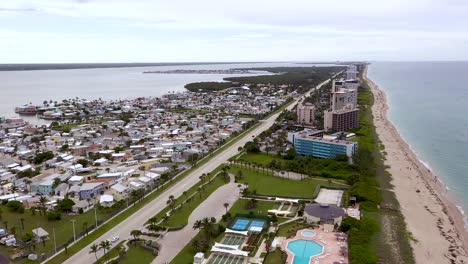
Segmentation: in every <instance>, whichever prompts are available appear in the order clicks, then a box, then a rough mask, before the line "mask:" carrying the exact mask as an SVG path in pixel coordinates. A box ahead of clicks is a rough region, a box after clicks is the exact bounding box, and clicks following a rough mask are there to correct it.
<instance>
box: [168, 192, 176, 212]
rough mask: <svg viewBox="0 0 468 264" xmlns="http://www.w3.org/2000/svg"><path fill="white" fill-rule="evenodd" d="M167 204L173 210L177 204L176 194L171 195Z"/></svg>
mask: <svg viewBox="0 0 468 264" xmlns="http://www.w3.org/2000/svg"><path fill="white" fill-rule="evenodd" d="M166 204H167V205H169V206H170V207H171V210H174V206H175V199H174V195H169V200H167V202H166Z"/></svg>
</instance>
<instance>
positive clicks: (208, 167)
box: [64, 79, 330, 264]
mask: <svg viewBox="0 0 468 264" xmlns="http://www.w3.org/2000/svg"><path fill="white" fill-rule="evenodd" d="M329 81H330V79H328V80H326V81H324V82H322V83H321V84H319V85H318V86H317V87H316V88H315V89H311V90H310V91H309V92H307V93H306V94H305V95H303V96H301V97H299V98H296V99H294V101H293V102H292V103H291V104H290V105H288V106H287V107H286V109H288V110H291V109H292V108H293V107H294V106H295V105H296V104H297V103H298V101H299V100H300V99H301V98H304V97H305V96H308V95H310V93H311V92H313V91H315V90H317V89H320V88H321V87H322V86H323V85H325V84H326V83H328V82H329ZM278 115H279V113H276V114H273V115H271V116H270V117H268V118H267V119H265V120H262V121H260V125H258V126H257V127H256V128H255V129H253V130H252V131H250V132H249V133H247V134H245V135H244V136H243V137H242V138H241V139H240V140H239V141H237V142H236V143H234V144H232V145H231V146H229V147H227V148H226V149H225V150H223V151H222V152H220V153H218V154H217V155H216V156H214V157H212V158H211V160H209V161H208V162H206V163H205V164H203V165H200V166H199V167H198V168H196V169H195V170H193V171H192V172H191V173H190V174H189V175H187V176H186V177H185V178H184V179H182V180H180V181H179V182H178V183H176V184H175V185H173V186H172V187H170V188H168V189H167V190H166V191H164V192H163V193H161V194H160V195H159V196H158V197H157V198H155V199H154V200H152V201H151V202H149V203H148V204H147V205H145V206H144V207H142V208H141V209H140V210H138V211H137V212H136V213H134V214H133V215H132V216H131V217H129V218H127V219H126V220H124V221H122V222H121V223H119V224H117V225H116V226H115V227H113V228H112V229H111V230H109V231H108V232H106V233H105V234H104V235H102V236H101V237H100V238H98V239H97V240H96V241H94V243H95V244H99V243H100V242H101V241H103V240H106V239H109V238H111V237H112V236H115V235H118V236H120V238H121V239H126V238H127V237H129V236H130V232H131V231H132V230H136V229H142V227H143V226H144V224H145V223H146V221H147V220H148V219H149V218H151V217H153V216H154V215H156V214H157V213H158V212H159V211H161V210H163V209H164V208H165V207H166V206H167V205H166V201H167V200H168V199H169V196H170V195H174V196H175V197H179V196H180V195H182V193H183V192H184V191H186V190H188V189H190V187H192V186H193V185H195V184H196V183H197V182H198V181H199V178H198V177H199V176H200V175H202V174H203V173H210V172H211V171H213V170H214V169H216V168H217V167H218V166H219V165H220V164H222V163H226V162H227V161H228V159H229V158H230V157H232V156H234V155H235V154H237V153H238V149H239V147H243V146H244V145H245V143H247V142H248V141H251V140H252V139H253V138H254V137H256V136H257V135H258V134H260V133H261V132H263V131H265V130H267V129H268V128H269V127H271V126H272V125H273V123H274V122H275V120H276V118H277V117H278ZM117 244H118V243H114V244H112V247H114V246H116V245H117ZM90 246H91V244H90V245H88V246H86V247H84V248H83V249H81V250H80V251H78V252H77V253H76V254H74V255H73V256H71V257H70V258H68V259H67V260H66V261H65V262H64V263H66V264H80V263H94V262H95V261H96V259H95V256H94V254H89V250H90ZM102 254H103V252H102V250H101V251H99V253H98V257H101V256H102Z"/></svg>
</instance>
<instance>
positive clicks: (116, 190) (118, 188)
mask: <svg viewBox="0 0 468 264" xmlns="http://www.w3.org/2000/svg"><path fill="white" fill-rule="evenodd" d="M110 189H111V193H112V195H113V196H114V199H115V200H116V201H120V200H122V199H127V197H128V192H127V190H128V188H127V187H125V186H123V185H122V184H120V183H117V184H114V185H112V186H111V188H110Z"/></svg>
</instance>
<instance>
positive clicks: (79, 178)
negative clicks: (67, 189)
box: [68, 175, 84, 185]
mask: <svg viewBox="0 0 468 264" xmlns="http://www.w3.org/2000/svg"><path fill="white" fill-rule="evenodd" d="M83 180H84V177H83V176H76V175H75V176H71V177H70V179H68V184H70V185H78V184H81V183H83Z"/></svg>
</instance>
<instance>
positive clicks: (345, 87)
mask: <svg viewBox="0 0 468 264" xmlns="http://www.w3.org/2000/svg"><path fill="white" fill-rule="evenodd" d="M354 70H355V69H354V68H353V71H354ZM347 72H348V71H347ZM351 76H353V74H351ZM358 86H359V82H358V81H357V80H354V79H352V80H334V81H333V83H332V89H331V100H330V108H329V109H328V110H326V111H325V112H324V113H323V127H324V129H325V131H326V132H330V131H346V130H349V129H353V128H356V127H358V126H359V109H358V104H357V97H358Z"/></svg>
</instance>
